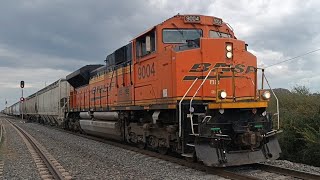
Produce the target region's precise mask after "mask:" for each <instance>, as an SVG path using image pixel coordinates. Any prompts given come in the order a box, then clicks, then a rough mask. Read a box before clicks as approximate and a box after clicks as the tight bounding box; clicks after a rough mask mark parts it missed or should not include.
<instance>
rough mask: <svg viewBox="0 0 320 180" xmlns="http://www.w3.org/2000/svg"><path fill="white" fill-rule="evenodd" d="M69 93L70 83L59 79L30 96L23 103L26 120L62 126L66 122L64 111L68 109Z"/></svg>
mask: <svg viewBox="0 0 320 180" xmlns="http://www.w3.org/2000/svg"><path fill="white" fill-rule="evenodd" d="M69 91H70V85H69V83H68V82H67V81H66V80H65V79H59V80H57V81H55V82H54V83H52V84H50V85H48V86H46V87H45V88H43V89H41V90H39V91H38V92H36V93H34V94H32V95H30V96H29V97H27V98H26V99H25V102H24V103H23V113H24V116H25V118H26V119H29V120H34V121H38V122H41V123H46V124H52V125H57V126H61V125H62V124H63V121H64V116H65V112H64V111H65V109H67V98H68V95H69Z"/></svg>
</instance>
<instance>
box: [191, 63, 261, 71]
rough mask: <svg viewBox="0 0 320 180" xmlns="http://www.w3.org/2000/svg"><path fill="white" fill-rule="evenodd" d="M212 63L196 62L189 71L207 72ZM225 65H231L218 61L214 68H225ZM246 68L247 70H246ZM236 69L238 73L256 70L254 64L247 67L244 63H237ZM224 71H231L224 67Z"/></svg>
mask: <svg viewBox="0 0 320 180" xmlns="http://www.w3.org/2000/svg"><path fill="white" fill-rule="evenodd" d="M210 66H211V64H210V63H199V64H194V65H193V66H192V67H191V69H190V70H189V72H206V71H209V69H210ZM223 67H229V66H228V65H227V64H226V63H217V64H215V65H214V68H223ZM245 68H246V71H244V70H245ZM234 69H235V71H236V73H243V72H245V73H250V72H254V71H255V67H254V66H248V67H246V66H245V65H244V64H237V65H235V68H234ZM222 71H224V72H229V71H230V69H222Z"/></svg>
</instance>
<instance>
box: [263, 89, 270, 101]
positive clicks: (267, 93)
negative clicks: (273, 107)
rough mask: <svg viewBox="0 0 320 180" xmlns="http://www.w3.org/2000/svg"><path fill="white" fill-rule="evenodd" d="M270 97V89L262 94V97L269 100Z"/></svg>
mask: <svg viewBox="0 0 320 180" xmlns="http://www.w3.org/2000/svg"><path fill="white" fill-rule="evenodd" d="M270 97H271V94H270V92H269V91H265V92H264V93H263V94H262V98H263V99H264V100H268V99H270Z"/></svg>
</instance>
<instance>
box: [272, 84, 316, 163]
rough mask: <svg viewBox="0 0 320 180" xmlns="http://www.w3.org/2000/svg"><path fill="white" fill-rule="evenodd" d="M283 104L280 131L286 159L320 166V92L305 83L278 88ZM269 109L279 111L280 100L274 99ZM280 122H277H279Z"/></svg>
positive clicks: (281, 104)
mask: <svg viewBox="0 0 320 180" xmlns="http://www.w3.org/2000/svg"><path fill="white" fill-rule="evenodd" d="M274 91H275V93H276V95H277V97H278V99H279V107H280V127H281V129H283V133H282V134H280V135H279V142H280V145H281V148H282V151H283V152H282V154H281V158H282V159H287V160H290V161H294V162H300V163H305V164H310V165H314V166H320V95H319V94H311V93H310V91H309V89H308V88H306V87H304V86H297V87H294V88H293V89H292V91H291V92H290V91H285V90H283V89H281V90H279V89H275V90H274ZM269 111H271V112H273V113H275V112H276V101H275V98H274V97H273V98H272V99H271V101H270V106H269ZM275 124H276V123H275Z"/></svg>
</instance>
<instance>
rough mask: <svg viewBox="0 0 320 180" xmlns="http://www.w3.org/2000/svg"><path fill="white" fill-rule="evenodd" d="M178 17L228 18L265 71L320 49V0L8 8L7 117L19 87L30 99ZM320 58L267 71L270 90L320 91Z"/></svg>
mask: <svg viewBox="0 0 320 180" xmlns="http://www.w3.org/2000/svg"><path fill="white" fill-rule="evenodd" d="M178 13H180V14H204V15H212V16H217V17H220V18H222V19H223V20H224V21H225V22H228V23H229V24H230V25H231V26H232V27H233V29H234V31H235V33H236V35H237V37H238V39H242V40H245V41H246V42H247V43H248V44H249V50H250V51H251V52H253V53H254V54H255V55H256V56H257V57H258V59H259V65H260V66H261V67H267V66H269V65H272V64H274V63H277V62H279V61H282V60H285V59H289V58H292V57H295V56H298V55H301V54H304V53H305V52H308V51H312V50H315V49H319V48H320V33H319V30H320V20H319V17H320V1H316V0H314V1H312V0H304V1H301V0H282V1H278V0H255V1H249V0H238V1H234V0H201V1H194V0H175V1H169V0H135V1H131V0H126V1H125V0H117V1H115V0H28V1H25V0H2V1H1V6H0V109H3V107H4V105H5V99H7V101H8V104H9V105H11V104H13V103H14V102H16V101H18V99H19V97H20V95H21V94H20V93H21V90H20V89H19V82H20V80H24V81H25V83H26V88H25V95H30V94H32V93H33V92H35V91H36V90H39V89H41V88H43V87H44V86H45V84H49V83H52V82H54V81H55V80H57V79H59V78H60V77H65V76H66V75H67V74H68V73H70V72H72V71H74V70H76V69H78V68H80V67H81V66H83V65H86V64H96V63H100V64H101V63H103V60H104V59H105V57H106V55H107V54H108V53H110V52H112V51H114V50H115V49H116V48H118V47H120V46H122V45H124V44H126V43H128V42H129V41H130V40H131V39H132V38H133V37H135V36H136V35H138V34H140V33H141V32H143V31H144V30H146V29H148V28H150V27H151V26H153V25H156V24H158V23H160V22H162V21H164V20H165V19H167V18H170V17H172V16H174V15H176V14H178ZM319 55H320V51H318V52H315V53H313V54H310V55H307V56H303V57H301V58H298V59H296V60H295V61H291V62H287V63H284V64H280V65H277V66H273V67H270V68H267V75H268V78H269V81H270V83H271V85H272V86H273V87H274V88H277V87H283V88H289V89H290V88H292V87H293V86H295V85H297V84H299V85H305V86H307V87H309V88H310V89H311V90H312V91H315V92H316V91H320V70H319V69H318V67H320V59H319V58H318V57H319ZM318 59H319V60H318Z"/></svg>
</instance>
